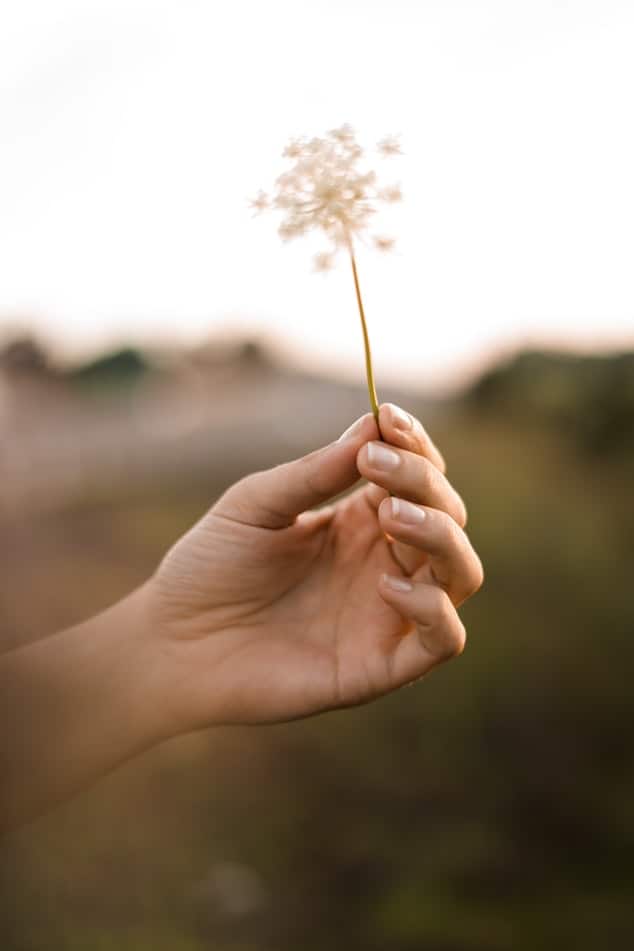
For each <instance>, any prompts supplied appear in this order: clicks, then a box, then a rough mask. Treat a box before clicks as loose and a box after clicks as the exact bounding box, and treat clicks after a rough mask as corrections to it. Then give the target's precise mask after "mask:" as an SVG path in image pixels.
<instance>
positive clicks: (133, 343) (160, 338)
mask: <svg viewBox="0 0 634 951" xmlns="http://www.w3.org/2000/svg"><path fill="white" fill-rule="evenodd" d="M210 323H211V321H210ZM633 323H634V321H633ZM65 337H67V335H66V334H63V333H62V334H56V333H55V332H54V331H52V330H49V329H44V328H42V327H41V326H38V325H37V323H36V322H35V321H33V319H32V318H31V319H29V318H18V317H16V318H6V317H5V318H3V317H2V316H0V349H5V348H7V347H8V346H10V345H11V343H12V342H15V341H17V340H25V339H28V340H31V341H33V342H35V343H36V344H37V345H39V346H41V347H42V349H43V350H44V351H45V352H46V354H47V355H48V356H49V357H51V358H52V363H53V364H54V365H55V366H57V367H59V368H60V369H61V370H65V369H71V368H73V367H78V366H81V365H84V364H89V363H91V362H93V361H96V360H99V359H100V358H102V357H105V356H107V355H109V354H115V353H117V352H119V351H122V350H125V349H130V348H132V349H135V350H138V351H140V352H142V353H144V354H146V355H147V356H152V355H154V356H156V357H157V358H159V359H161V358H165V357H166V356H168V355H170V354H171V355H174V356H178V355H180V354H183V355H185V354H188V353H195V352H197V351H205V350H212V349H214V348H216V347H217V348H218V349H219V351H222V349H226V350H227V353H228V354H229V353H233V352H235V350H236V349H237V348H240V347H242V346H244V345H246V344H253V345H255V346H257V347H258V348H260V349H261V350H262V351H263V352H264V353H266V354H267V355H268V356H269V357H271V358H272V359H274V360H276V361H279V362H280V363H281V364H282V365H283V366H285V367H288V368H292V369H297V370H299V371H302V372H306V373H308V374H311V375H312V374H314V375H316V376H319V377H323V378H325V379H329V378H331V379H333V380H336V381H341V382H347V383H360V382H362V381H363V380H365V370H364V361H363V351H362V344H361V339H360V341H359V359H358V361H353V360H350V359H343V360H342V359H340V358H338V357H337V354H336V353H335V354H331V355H330V356H326V355H325V354H324V353H320V352H315V351H314V348H308V347H307V348H303V347H302V346H301V345H297V343H296V342H294V341H292V340H285V339H284V336H283V335H282V334H281V333H280V332H279V330H277V329H271V330H268V329H265V328H263V327H262V325H261V324H256V323H255V322H249V321H247V320H245V321H244V322H242V323H237V322H232V323H231V324H229V323H228V322H227V323H226V324H224V325H222V324H216V327H213V326H210V329H209V330H208V331H207V332H206V333H197V334H184V333H182V332H181V333H178V332H175V333H174V334H171V333H166V332H165V331H164V330H159V331H157V332H156V333H147V332H141V333H138V332H137V333H127V334H123V333H112V334H106V335H104V336H103V338H101V339H93V340H92V341H88V340H85V341H84V342H82V343H79V344H78V345H77V344H75V345H73V344H72V343H70V341H69V340H68V339H65ZM526 351H544V352H561V353H565V354H569V355H571V356H579V357H584V356H605V357H609V356H611V355H615V354H618V353H623V352H628V351H634V326H633V328H632V331H631V333H618V332H617V333H609V332H607V333H602V332H598V331H595V332H594V333H591V334H588V333H586V334H583V335H579V336H578V337H575V338H574V339H573V338H571V337H570V335H568V334H565V333H562V332H558V333H557V332H555V333H551V334H547V333H544V332H543V331H542V332H536V333H534V334H530V333H512V334H509V335H508V337H505V338H502V339H498V340H497V341H495V342H493V343H490V344H483V345H482V346H481V347H478V348H477V349H474V351H473V352H471V353H470V354H468V355H467V356H464V355H462V356H458V357H457V358H456V360H455V362H454V363H453V364H449V365H447V366H445V367H444V369H443V370H441V371H439V372H438V373H437V374H434V376H433V378H431V379H428V380H427V381H426V382H425V381H422V382H421V379H420V375H419V374H418V373H417V372H414V371H412V369H411V364H409V365H408V366H407V367H402V368H400V369H398V370H394V371H390V370H389V368H387V369H386V367H385V366H382V365H381V356H380V352H379V350H378V348H377V350H376V352H374V354H373V362H374V364H375V374H376V375H377V376H379V377H380V379H381V381H383V382H384V384H385V385H386V386H393V385H400V386H406V387H408V388H412V389H415V390H417V391H418V392H420V393H429V394H430V395H438V396H449V395H452V394H453V393H459V392H460V391H462V390H463V389H466V388H468V387H469V386H471V385H472V384H473V383H474V382H475V381H476V380H477V379H478V378H479V377H481V376H482V375H483V374H485V373H487V372H488V371H490V370H491V369H492V368H493V367H496V366H498V365H502V364H504V363H508V362H509V361H512V360H513V359H514V358H515V357H517V356H518V355H519V354H521V353H523V352H526ZM421 375H424V371H421Z"/></svg>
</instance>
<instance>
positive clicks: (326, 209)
mask: <svg viewBox="0 0 634 951" xmlns="http://www.w3.org/2000/svg"><path fill="white" fill-rule="evenodd" d="M377 148H378V150H379V153H380V154H381V155H383V156H384V157H387V156H392V155H398V154H400V146H399V144H398V141H397V139H396V138H395V137H394V136H386V137H385V138H383V139H382V140H381V141H380V142H379V143H378V146H377ZM283 156H284V158H286V159H289V160H290V161H291V162H292V163H293V164H292V166H291V167H290V168H289V169H288V170H287V171H285V172H284V173H283V174H282V175H280V176H279V178H278V179H277V181H276V183H275V189H274V191H273V193H272V195H271V196H269V195H267V194H266V192H263V191H260V192H259V193H258V195H257V196H256V198H255V199H253V201H252V202H251V207H252V208H253V209H254V210H255V211H256V212H261V211H268V210H272V211H279V212H282V215H283V218H282V221H281V223H280V225H279V229H278V230H279V234H280V237H281V238H282V239H283V240H285V241H289V240H291V239H292V238H298V237H300V236H301V235H303V234H306V233H307V232H308V231H311V230H315V229H316V230H319V231H322V232H323V233H324V234H325V235H326V237H327V238H328V240H329V242H330V245H331V249H330V251H328V252H322V253H321V254H318V255H317V256H316V257H315V266H316V268H317V269H318V270H328V269H329V268H330V267H331V266H332V264H333V262H334V255H335V254H336V252H337V251H338V250H339V249H340V248H342V247H343V248H347V249H348V250H350V249H351V248H352V243H353V240H354V239H355V238H362V237H363V236H364V235H365V233H366V232H367V230H368V228H369V225H370V223H371V221H372V219H373V216H374V215H375V214H376V211H377V207H376V206H377V204H378V203H379V202H386V203H393V202H398V201H400V200H401V198H402V195H401V188H400V185H398V184H393V185H388V186H383V187H379V186H378V184H377V175H376V172H374V171H371V170H363V169H360V168H359V167H358V166H359V162H360V160H361V159H362V158H363V149H362V148H361V147H360V145H359V144H358V142H357V141H356V137H355V133H354V130H353V129H352V127H351V126H349V125H348V124H345V125H342V126H340V127H339V128H337V129H331V130H330V132H328V133H327V134H326V135H325V136H324V138H321V139H320V138H295V139H291V141H290V142H289V143H288V145H287V146H286V148H285V149H284V152H283ZM374 243H375V246H376V247H378V248H379V249H381V250H389V249H390V248H391V247H393V244H394V241H393V239H388V238H385V237H379V236H374Z"/></svg>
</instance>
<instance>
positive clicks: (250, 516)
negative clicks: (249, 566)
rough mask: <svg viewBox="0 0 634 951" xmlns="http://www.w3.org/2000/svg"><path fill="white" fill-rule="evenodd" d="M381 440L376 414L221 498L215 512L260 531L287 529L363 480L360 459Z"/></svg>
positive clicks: (250, 478)
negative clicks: (359, 454) (364, 449)
mask: <svg viewBox="0 0 634 951" xmlns="http://www.w3.org/2000/svg"><path fill="white" fill-rule="evenodd" d="M377 437H378V428H377V425H376V422H375V419H374V416H373V415H372V413H366V414H365V416H362V417H361V418H360V419H358V420H357V421H356V423H353V424H352V426H350V427H349V429H347V430H346V431H345V433H343V435H342V436H340V437H339V439H338V440H337V441H336V442H333V443H330V444H329V445H328V446H324V447H323V448H322V449H316V450H315V451H314V452H311V453H309V454H308V455H307V456H302V457H301V458H300V459H294V460H293V461H292V462H285V463H283V464H282V465H279V466H275V467H274V468H273V469H266V470H264V471H263V472H254V473H253V474H252V475H248V476H245V478H244V479H241V480H240V481H239V482H236V483H235V485H232V486H231V488H229V489H227V491H226V492H225V493H224V495H222V496H221V497H220V499H219V500H218V501H217V502H216V504H215V505H214V507H213V510H212V511H213V512H214V513H215V514H216V515H220V516H222V517H224V518H230V519H233V520H234V521H236V522H242V523H243V524H246V525H254V526H258V527H260V528H286V527H287V526H289V525H292V524H293V522H294V521H295V518H296V516H297V515H299V514H300V513H301V512H304V511H306V509H310V508H314V507H315V506H316V505H320V504H321V503H322V502H325V501H326V500H327V499H330V498H332V497H333V495H338V494H339V493H340V492H344V491H345V490H346V489H349V488H350V486H351V485H354V483H355V482H357V481H358V480H359V478H360V476H359V470H358V469H357V464H356V457H357V452H358V451H359V449H360V448H361V446H362V445H363V444H364V443H366V442H368V441H369V440H371V439H376V438H377Z"/></svg>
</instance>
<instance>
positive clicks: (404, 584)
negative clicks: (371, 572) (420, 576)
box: [383, 575, 414, 592]
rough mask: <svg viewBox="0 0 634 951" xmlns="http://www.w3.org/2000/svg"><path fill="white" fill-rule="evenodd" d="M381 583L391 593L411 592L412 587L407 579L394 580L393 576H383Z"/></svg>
mask: <svg viewBox="0 0 634 951" xmlns="http://www.w3.org/2000/svg"><path fill="white" fill-rule="evenodd" d="M383 581H384V582H385V584H386V585H387V586H388V588H391V589H392V591H402V592H405V591H413V590H414V585H413V584H412V582H411V581H408V580H407V578H396V577H395V576H394V575H383Z"/></svg>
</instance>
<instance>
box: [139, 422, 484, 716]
mask: <svg viewBox="0 0 634 951" xmlns="http://www.w3.org/2000/svg"><path fill="white" fill-rule="evenodd" d="M379 423H380V428H381V435H382V437H383V439H384V440H385V442H380V441H378V440H380V434H379V430H378V428H377V424H376V422H375V419H374V417H373V416H372V415H371V414H367V415H366V416H364V417H362V418H361V419H360V420H358V421H357V422H356V423H355V424H354V425H353V426H352V427H350V429H349V430H347V431H346V433H344V435H343V436H342V437H341V438H340V439H339V440H338V441H337V442H334V443H332V444H330V445H328V446H325V447H324V448H322V449H319V450H317V451H315V452H313V453H311V454H309V455H308V456H305V457H303V458H300V459H297V460H295V461H293V462H289V463H286V464H283V465H280V466H277V467H276V468H274V469H270V470H267V471H263V472H256V473H254V474H252V475H249V476H247V477H246V478H244V479H242V480H240V481H239V482H237V483H236V484H235V485H233V486H231V488H229V489H228V490H227V491H226V492H225V493H224V495H223V496H222V497H221V498H220V499H219V500H218V501H217V502H216V504H215V505H214V506H213V507H212V508H211V510H210V511H209V512H208V513H207V514H206V515H205V516H204V517H203V519H202V520H201V521H200V522H199V523H198V524H197V525H195V526H194V528H192V529H191V531H190V532H188V533H187V534H186V535H185V536H184V537H183V538H182V539H181V540H180V541H179V542H178V543H177V544H176V545H175V546H174V548H172V550H171V551H170V552H169V553H168V554H167V556H166V557H165V559H164V561H163V563H162V564H161V566H160V567H159V569H158V571H157V573H156V574H155V576H154V577H153V578H152V579H151V580H150V581H149V582H148V584H147V585H146V586H145V592H144V598H145V613H146V617H147V620H148V622H149V624H148V631H149V632H150V635H149V636H150V637H151V640H152V644H153V652H154V657H155V658H156V663H155V664H154V668H153V669H154V672H155V673H156V671H157V670H160V676H158V677H156V676H154V678H153V682H154V683H160V684H161V696H160V700H157V703H158V704H159V705H160V709H161V711H162V714H161V715H162V716H163V718H164V723H163V729H164V732H165V733H166V734H174V733H179V732H186V731H188V730H191V729H196V728H199V727H203V726H208V725H213V724H220V723H267V722H269V723H270V722H276V721H283V720H290V719H295V718H299V717H304V716H308V715H310V714H313V713H318V712H320V711H323V710H328V709H332V708H336V707H345V706H351V705H354V704H360V703H364V702H366V701H369V700H372V699H373V698H375V697H378V696H381V695H382V694H385V693H388V692H389V691H390V690H393V689H395V688H397V687H399V686H402V685H404V684H407V683H410V682H412V681H414V680H417V679H418V678H420V677H422V676H423V675H424V674H426V673H427V672H428V671H430V670H431V669H432V668H433V667H435V666H436V665H437V664H439V663H441V662H442V661H444V660H447V659H448V658H450V657H452V656H453V655H455V654H459V653H460V652H461V651H462V649H463V646H464V641H465V631H464V627H463V625H462V623H461V621H460V619H459V617H458V614H457V613H456V607H457V606H458V605H459V604H460V603H461V602H462V601H464V600H465V599H466V598H467V597H469V596H470V595H471V594H473V593H474V592H475V591H476V590H477V589H478V588H479V587H480V585H481V583H482V578H483V574H482V567H481V564H480V561H479V559H478V557H477V555H476V554H475V552H474V550H473V548H472V547H471V544H470V542H469V540H468V539H467V536H466V535H465V533H464V531H463V527H464V524H465V521H466V513H465V507H464V504H463V503H462V500H461V499H460V497H459V495H458V494H457V493H456V491H455V490H454V489H453V488H452V486H451V485H450V483H449V482H448V481H447V479H446V478H445V476H444V475H443V471H444V463H443V461H442V457H441V456H440V454H439V452H438V450H437V449H436V448H435V447H434V445H433V443H432V442H431V440H430V439H429V437H428V436H427V434H426V433H425V431H424V429H423V427H422V425H421V424H420V423H419V422H418V421H417V420H414V419H412V417H411V416H409V414H406V413H403V411H402V410H399V409H398V408H397V407H394V406H392V405H391V404H384V405H383V406H382V407H381V410H380V416H379ZM359 476H362V477H364V478H365V479H367V480H368V481H369V484H367V485H364V486H362V487H359V488H357V489H356V491H354V492H353V493H352V494H350V495H348V496H346V497H344V498H342V499H340V500H338V501H336V502H335V503H334V504H332V505H328V506H327V507H325V508H321V509H315V506H318V505H321V504H322V503H323V502H325V501H327V500H329V499H332V498H333V497H334V496H336V495H338V494H340V493H342V492H344V491H345V490H347V489H349V488H350V487H351V486H353V485H354V483H355V482H357V481H358V480H359ZM390 494H391V496H392V497H390Z"/></svg>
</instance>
